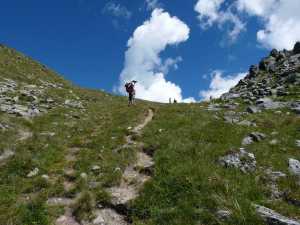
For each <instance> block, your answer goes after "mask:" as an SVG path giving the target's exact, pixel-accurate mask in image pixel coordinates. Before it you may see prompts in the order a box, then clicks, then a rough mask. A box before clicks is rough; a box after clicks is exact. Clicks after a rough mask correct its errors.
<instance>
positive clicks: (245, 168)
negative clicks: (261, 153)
mask: <svg viewBox="0 0 300 225" xmlns="http://www.w3.org/2000/svg"><path fill="white" fill-rule="evenodd" d="M219 162H220V164H221V165H222V166H224V167H234V168H238V169H240V170H241V171H242V172H244V173H247V172H253V171H255V168H256V159H255V156H254V154H253V153H249V152H247V151H246V150H245V149H243V148H241V149H240V151H239V152H235V153H232V154H228V155H226V156H224V157H221V158H220V159H219Z"/></svg>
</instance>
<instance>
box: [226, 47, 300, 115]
mask: <svg viewBox="0 0 300 225" xmlns="http://www.w3.org/2000/svg"><path fill="white" fill-rule="evenodd" d="M299 45H300V42H297V43H296V44H295V47H294V49H293V50H291V51H287V50H283V51H277V50H275V49H274V50H272V51H271V52H270V55H269V56H268V57H265V58H264V59H262V60H261V61H260V62H259V64H258V65H252V66H251V67H250V68H249V73H248V74H247V76H246V77H245V78H244V79H242V80H241V81H240V82H239V83H238V84H237V85H236V86H235V87H233V88H232V89H231V90H230V91H229V92H228V93H225V94H223V95H222V97H221V99H223V100H233V99H236V98H242V99H243V100H244V101H245V102H246V103H247V104H249V105H252V107H250V108H248V111H249V112H250V113H256V112H258V110H259V109H260V108H262V109H277V108H282V107H292V106H291V104H292V102H290V103H288V104H286V103H282V102H273V101H272V100H271V99H270V98H271V97H272V98H274V97H280V96H288V95H291V96H297V95H298V96H299V92H297V90H296V91H295V88H294V87H297V86H299V85H300V50H299V48H300V47H299ZM266 97H268V98H266ZM255 105H257V108H254V106H255ZM297 107H298V106H296V107H294V108H297Z"/></svg>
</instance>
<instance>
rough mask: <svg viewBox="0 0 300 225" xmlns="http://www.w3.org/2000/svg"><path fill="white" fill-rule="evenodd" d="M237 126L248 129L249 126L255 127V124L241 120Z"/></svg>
mask: <svg viewBox="0 0 300 225" xmlns="http://www.w3.org/2000/svg"><path fill="white" fill-rule="evenodd" d="M237 124H238V125H241V126H247V127H250V126H253V127H256V124H255V123H253V122H250V121H248V120H243V121H241V122H238V123H237Z"/></svg>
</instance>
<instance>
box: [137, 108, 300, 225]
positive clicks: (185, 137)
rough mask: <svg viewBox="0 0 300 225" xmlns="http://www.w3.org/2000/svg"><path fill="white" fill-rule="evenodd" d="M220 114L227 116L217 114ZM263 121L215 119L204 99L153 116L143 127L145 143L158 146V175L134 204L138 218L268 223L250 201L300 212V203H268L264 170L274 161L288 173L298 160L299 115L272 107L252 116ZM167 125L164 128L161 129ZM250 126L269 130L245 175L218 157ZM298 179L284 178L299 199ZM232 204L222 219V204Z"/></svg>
mask: <svg viewBox="0 0 300 225" xmlns="http://www.w3.org/2000/svg"><path fill="white" fill-rule="evenodd" d="M217 114H222V112H218V113H217ZM245 119H248V120H254V121H256V123H257V125H258V126H257V127H243V126H237V125H231V124H227V123H224V122H223V121H222V120H215V119H214V118H213V117H212V113H211V112H207V111H205V110H203V109H201V108H200V107H199V105H197V104H195V105H172V106H164V107H160V108H159V109H158V110H157V112H156V114H155V118H154V120H153V122H152V123H151V124H150V125H149V126H148V127H147V128H146V129H145V132H144V136H143V138H142V139H143V141H144V142H146V144H147V146H152V148H153V146H154V147H155V148H156V151H155V163H156V164H155V176H154V178H153V180H152V181H150V182H149V183H148V184H147V185H146V186H145V188H144V190H143V191H142V193H141V196H140V198H139V199H137V200H136V202H135V204H134V208H135V211H134V213H133V216H134V217H135V218H136V221H137V224H139V222H140V221H144V222H145V224H149V225H150V224H155V225H158V224H162V225H167V224H173V225H174V224H178V225H179V224H263V222H262V221H260V219H259V218H258V217H257V216H256V215H255V212H254V211H253V208H252V207H251V203H259V204H263V205H266V206H269V207H271V208H273V209H275V210H278V211H279V212H281V213H283V214H284V215H287V216H293V217H297V216H298V217H299V214H298V212H299V209H297V208H296V207H294V206H291V205H288V206H287V204H286V202H284V201H276V202H273V203H270V201H268V196H269V194H270V193H269V190H268V188H266V185H265V183H264V179H263V177H264V172H263V171H264V169H266V168H270V167H272V168H273V170H274V171H277V170H280V171H282V172H284V173H286V174H288V168H287V160H288V158H289V157H293V158H298V159H299V158H300V152H299V151H298V150H297V149H296V147H295V140H296V139H299V132H298V131H297V128H298V127H299V125H300V121H299V119H298V118H296V116H295V115H294V114H290V115H286V114H282V115H277V114H274V112H271V111H265V112H263V113H260V114H255V115H247V116H245ZM160 129H162V130H163V131H162V132H159V130H160ZM252 131H260V132H263V133H265V134H267V135H268V137H267V138H266V140H264V141H262V142H260V143H255V144H253V145H251V146H249V147H247V150H249V151H250V152H253V153H254V154H255V156H256V159H257V170H256V172H255V173H253V174H243V173H242V172H240V171H239V170H236V169H226V168H223V167H221V166H220V165H219V164H218V163H217V161H218V158H219V157H221V156H223V155H226V153H228V152H229V151H232V150H233V151H235V150H238V149H239V148H240V147H241V140H242V139H243V137H244V136H246V135H247V134H249V133H250V132H252ZM273 131H278V132H279V134H278V136H277V137H276V138H277V139H278V140H279V144H278V145H277V146H271V145H270V144H269V141H270V140H271V139H272V137H271V133H272V132H273ZM295 182H296V180H295V179H294V178H292V177H289V178H288V179H287V181H286V182H280V189H281V190H289V191H290V192H291V193H293V197H295V198H296V199H299V198H300V195H299V194H300V192H299V188H298V189H297V186H296V185H295ZM220 209H228V210H230V211H231V212H232V217H231V218H230V219H229V220H228V221H222V220H220V219H218V218H217V217H216V212H217V210H220Z"/></svg>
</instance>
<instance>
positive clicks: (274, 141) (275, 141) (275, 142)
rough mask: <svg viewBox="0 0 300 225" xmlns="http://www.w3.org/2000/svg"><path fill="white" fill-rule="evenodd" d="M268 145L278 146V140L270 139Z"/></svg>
mask: <svg viewBox="0 0 300 225" xmlns="http://www.w3.org/2000/svg"><path fill="white" fill-rule="evenodd" d="M269 144H270V145H277V144H278V140H277V139H272V140H271V141H270V142H269Z"/></svg>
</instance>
